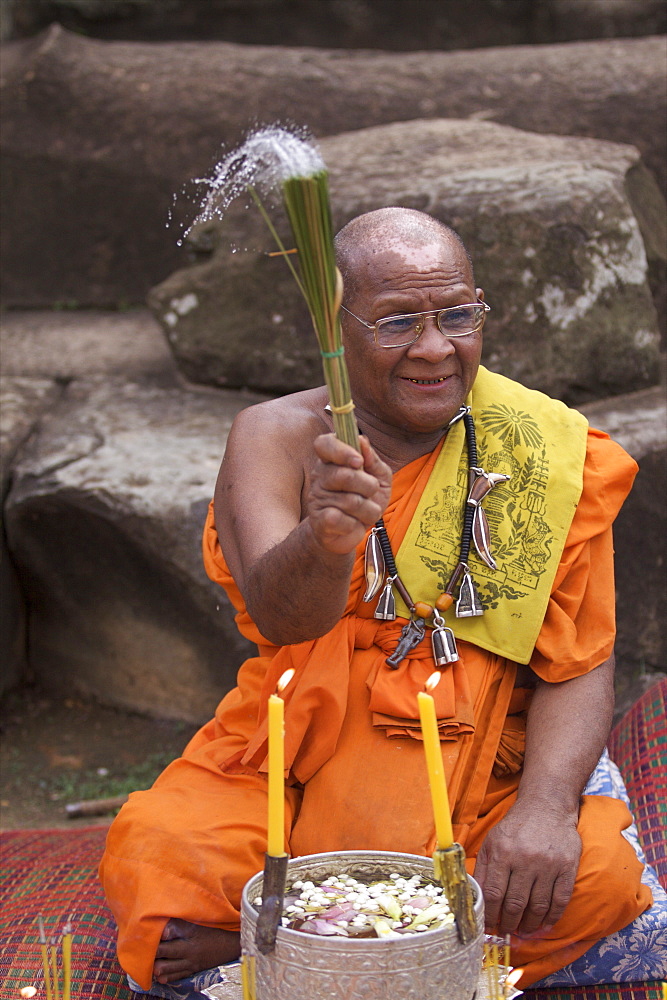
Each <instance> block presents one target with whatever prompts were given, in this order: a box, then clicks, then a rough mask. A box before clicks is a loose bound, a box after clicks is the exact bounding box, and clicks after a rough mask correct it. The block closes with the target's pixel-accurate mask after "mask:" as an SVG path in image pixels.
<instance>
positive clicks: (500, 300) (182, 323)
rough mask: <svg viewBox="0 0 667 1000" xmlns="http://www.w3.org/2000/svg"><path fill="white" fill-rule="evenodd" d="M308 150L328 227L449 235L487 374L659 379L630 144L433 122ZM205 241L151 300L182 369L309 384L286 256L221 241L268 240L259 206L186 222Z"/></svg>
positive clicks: (571, 388) (637, 165)
mask: <svg viewBox="0 0 667 1000" xmlns="http://www.w3.org/2000/svg"><path fill="white" fill-rule="evenodd" d="M320 145H321V149H322V153H323V155H324V158H325V161H326V162H327V164H329V165H330V183H331V191H332V202H333V209H334V215H335V223H336V226H338V225H341V224H344V223H345V222H347V221H348V220H349V219H350V218H352V217H353V216H355V215H357V214H359V213H360V212H364V211H367V210H369V209H373V208H378V207H381V206H384V205H404V206H408V207H412V208H419V209H423V210H425V211H427V212H429V213H431V214H432V215H434V216H436V217H437V218H439V219H442V220H443V221H445V222H447V223H449V224H451V225H452V226H454V228H455V229H456V230H458V231H459V232H460V233H461V235H462V237H463V239H464V241H465V242H466V244H467V246H468V248H469V249H470V251H471V252H472V255H473V258H474V260H475V267H476V279H477V281H478V283H479V284H480V285H481V286H482V287H483V288H484V290H485V293H486V297H487V300H488V302H489V303H490V304H491V307H492V310H493V311H492V312H491V314H490V316H489V319H488V321H487V326H486V331H485V341H486V347H485V358H486V359H487V362H488V364H489V365H490V367H491V368H492V369H494V370H497V371H501V372H503V373H504V374H506V375H509V376H510V377H512V378H516V379H518V380H519V381H521V382H524V383H525V384H526V385H529V386H532V387H534V388H538V389H542V390H543V391H545V392H547V393H549V394H551V395H555V396H559V397H561V398H564V399H566V400H568V401H570V402H573V401H585V400H590V399H594V398H600V397H603V396H607V395H611V394H615V393H619V392H625V391H627V390H628V389H637V388H640V387H643V386H646V385H650V384H653V383H655V382H656V381H657V379H658V334H657V321H656V314H655V309H654V306H653V302H652V299H651V294H650V290H649V287H648V282H647V262H646V255H645V249H644V243H643V241H642V238H641V235H640V229H639V225H638V220H637V218H636V216H635V214H634V213H633V209H632V207H631V205H630V201H629V199H628V195H627V190H626V187H627V184H628V178H631V179H632V202H633V205H637V206H638V214H642V212H643V214H644V215H645V214H646V206H647V205H651V206H653V204H654V203H655V202H656V201H657V200H659V199H661V196H660V194H659V192H658V191H657V190H656V187H655V183H654V181H653V179H652V177H651V176H650V174H649V173H648V171H646V170H645V168H644V167H643V166H642V164H641V162H640V160H639V154H638V153H637V151H636V150H635V149H634V148H633V147H631V146H621V145H617V144H612V143H605V142H599V141H597V140H590V139H574V138H565V137H560V136H543V135H535V134H532V133H527V132H521V131H519V130H517V129H513V128H509V127H507V126H500V125H495V124H492V123H488V122H470V121H469V122H460V121H444V120H437V121H415V122H405V123H397V124H394V125H385V126H379V127H377V128H373V129H364V130H360V131H357V132H349V133H346V134H343V135H340V136H334V137H331V138H328V139H323V140H322V141H321V143H320ZM480 150H484V151H485V154H484V155H483V156H481V155H480ZM416 151H418V152H419V155H415V152H416ZM661 207H662V211H663V215H664V202H663V203H662V206H661ZM660 224H661V222H660V217H659V216H656V217H655V218H654V226H659V225H660ZM204 238H205V239H206V245H207V246H210V245H213V244H214V243H215V240H216V239H217V240H218V246H217V249H216V250H215V251H214V252H213V255H212V256H211V257H210V258H209V259H208V260H207V261H205V262H204V263H201V264H196V265H194V266H192V267H190V268H188V269H184V270H181V271H177V272H176V273H175V274H173V275H172V276H171V277H170V278H168V279H167V281H165V282H163V283H162V284H161V285H160V286H158V287H157V288H156V289H154V290H153V292H152V293H151V296H150V297H149V303H150V305H151V306H152V307H153V308H154V309H155V311H156V313H157V314H158V316H159V318H160V319H161V321H162V323H163V325H164V327H165V330H166V332H167V336H168V337H169V339H170V341H171V345H172V348H173V350H174V353H175V355H176V358H177V361H178V363H179V365H180V366H181V368H182V370H183V371H184V373H185V374H186V375H187V377H188V378H191V379H193V380H195V381H202V382H210V383H214V384H217V385H223V386H250V387H252V388H254V389H261V390H265V391H275V390H279V391H293V390H295V389H301V388H305V387H307V386H309V385H314V384H320V383H321V381H322V376H321V369H320V362H319V358H318V355H317V345H316V340H315V337H314V335H313V333H312V331H311V329H310V327H309V323H308V320H307V318H306V316H305V310H304V308H303V305H302V303H301V302H300V299H299V294H298V291H297V289H296V285H295V283H294V281H293V279H292V277H291V276H290V274H289V272H288V270H287V268H286V267H285V266H284V262H283V261H282V260H281V259H280V258H279V257H277V258H276V257H274V258H270V257H268V256H267V255H266V253H265V252H264V251H262V252H259V251H249V252H245V253H234V254H232V253H231V250H230V243H234V244H236V243H241V244H243V243H244V242H245V245H248V246H251V247H257V246H259V247H264V248H266V250H270V249H272V244H271V237H270V236H269V234H268V231H267V230H266V229H265V226H264V222H263V221H262V219H261V216H260V214H259V212H257V211H252V212H248V211H246V210H245V209H244V208H243V207H241V208H240V209H237V210H230V212H229V215H228V217H226V218H225V221H224V222H223V224H222V225H216V224H207V225H205V226H204V227H203V235H202V234H200V233H199V232H198V231H195V232H194V233H193V236H192V242H193V244H194V247H195V249H197V248H198V247H199V246H200V244H201V241H202V239H204ZM663 252H664V251H663ZM663 259H664V258H663Z"/></svg>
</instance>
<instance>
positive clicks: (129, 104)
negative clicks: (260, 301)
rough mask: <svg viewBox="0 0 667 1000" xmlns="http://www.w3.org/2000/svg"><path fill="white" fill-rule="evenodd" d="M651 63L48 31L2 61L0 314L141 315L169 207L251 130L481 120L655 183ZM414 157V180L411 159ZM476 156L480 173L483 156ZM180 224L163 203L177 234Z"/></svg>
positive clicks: (615, 53)
mask: <svg viewBox="0 0 667 1000" xmlns="http://www.w3.org/2000/svg"><path fill="white" fill-rule="evenodd" d="M486 6H487V7H488V4H487V5H486ZM635 6H636V4H635ZM665 52H666V47H665V39H664V38H662V37H654V38H638V39H628V38H623V39H620V38H619V39H614V40H602V41H592V42H573V43H570V44H560V45H525V46H508V47H506V48H488V49H477V50H469V51H460V52H442V51H434V52H369V51H349V52H346V51H342V50H326V49H307V48H284V47H282V46H257V45H234V44H229V43H225V42H206V43H196V42H164V43H160V42H153V43H141V42H103V41H99V40H94V39H89V38H85V37H82V36H81V35H77V34H74V33H71V32H67V31H65V30H63V29H62V28H61V27H60V26H59V25H56V24H54V25H51V27H49V28H48V29H47V30H46V31H45V32H44V33H43V34H42V35H40V36H37V37H36V38H31V39H27V40H24V41H16V42H9V43H6V44H5V45H4V47H3V60H2V77H3V88H2V89H3V93H2V109H3V129H2V146H1V155H2V159H1V163H0V167H1V170H0V174H1V181H2V201H3V207H2V212H3V228H2V269H3V296H4V301H5V303H6V304H7V305H10V306H14V307H24V308H26V307H38V308H43V307H50V306H52V305H53V304H54V303H56V302H61V303H70V304H77V305H78V306H79V307H82V306H87V305H97V306H107V305H109V304H113V303H119V302H123V301H124V302H130V303H136V302H141V301H143V298H144V296H145V294H146V292H147V291H148V289H149V288H150V287H151V286H152V285H154V284H155V283H156V282H158V281H160V280H162V279H163V278H164V277H165V276H166V275H167V274H169V273H170V272H171V271H173V270H174V269H175V268H176V267H178V266H179V263H181V262H182V261H183V259H184V258H183V254H179V251H178V249H177V246H176V238H177V232H178V227H177V226H176V228H175V229H171V230H167V229H166V228H165V226H166V221H167V217H168V214H169V212H170V209H171V206H172V197H173V195H174V193H175V192H178V191H179V190H180V189H181V187H182V185H183V184H184V183H186V182H189V181H190V180H191V179H192V178H195V177H200V176H202V174H204V173H206V171H207V169H208V168H209V167H210V166H211V165H212V163H213V162H215V159H216V158H217V153H218V151H219V149H220V145H221V144H227V145H228V146H229V145H233V144H236V143H237V142H238V141H239V139H240V138H241V137H242V135H243V134H244V133H245V132H246V131H247V129H248V128H249V127H252V125H253V124H254V123H255V122H261V123H271V122H274V121H285V120H289V121H295V122H297V123H298V124H302V125H306V126H308V127H309V128H310V129H312V131H313V132H314V134H315V135H317V136H325V135H334V134H336V133H339V132H343V131H349V130H352V129H361V128H366V127H368V126H375V125H379V124H387V123H390V122H394V121H409V120H412V119H416V118H460V119H472V120H475V119H480V120H489V121H495V122H498V123H501V124H505V125H513V126H516V127H518V128H522V129H526V130H530V131H535V132H540V133H557V134H560V135H577V136H589V137H597V138H602V139H606V140H613V141H615V142H626V143H632V144H634V145H635V146H637V148H638V149H639V150H640V152H641V154H642V156H643V158H644V160H645V162H646V164H647V165H648V167H649V168H650V169H651V170H652V171H653V172H654V173H655V175H656V177H658V178H659V180H660V182H661V183H662V184H664V180H665V152H666V139H665V129H664V128H662V127H661V125H662V123H663V122H664V119H665V105H666V96H667V95H666V94H665V87H664V66H665ZM412 154H413V160H414V162H415V163H417V162H418V161H419V158H420V156H421V155H422V153H421V151H420V150H418V149H413V150H412ZM482 157H483V159H484V163H485V164H486V165H487V166H488V167H490V166H491V165H492V162H493V150H489V149H484V150H478V151H477V155H476V158H475V161H476V162H480V159H481V158H482ZM190 211H191V205H190V204H189V203H188V202H187V199H185V200H179V203H178V204H177V206H176V215H177V217H178V218H180V219H181V220H182V219H184V218H188V217H189V213H190Z"/></svg>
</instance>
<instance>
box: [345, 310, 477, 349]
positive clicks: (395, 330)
mask: <svg viewBox="0 0 667 1000" xmlns="http://www.w3.org/2000/svg"><path fill="white" fill-rule="evenodd" d="M341 309H344V310H345V312H346V313H349V315H350V316H352V317H353V318H354V319H356V320H357V321H358V322H359V323H362V324H363V325H364V326H365V327H366V329H367V330H372V331H373V335H374V337H375V343H376V344H377V345H378V347H407V346H408V345H409V344H414V342H415V340H419V338H420V337H421V335H422V333H423V332H424V327H425V326H426V319H427V317H428V316H435V318H436V322H437V324H438V329H439V330H440V333H441V334H443V336H445V337H467V336H468V335H469V334H471V333H478V332H479V331H480V330H481V329H482V327H483V326H484V319H485V316H486V314H487V313H488V312H490V311H491V306H488V305H487V304H486V302H470V303H466V305H463V306H451V307H450V308H449V309H432V310H431V311H430V312H423V313H404V314H403V315H401V316H385V317H384V318H383V319H379V320H378V321H377V323H367V322H366V320H365V319H362V318H361V316H357V315H356V314H355V313H353V312H352V311H351V310H350V309H348V308H347V307H346V306H341Z"/></svg>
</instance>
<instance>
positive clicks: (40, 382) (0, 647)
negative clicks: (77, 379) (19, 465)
mask: <svg viewBox="0 0 667 1000" xmlns="http://www.w3.org/2000/svg"><path fill="white" fill-rule="evenodd" d="M60 392H61V389H60V386H59V385H57V383H56V382H55V381H54V380H53V379H47V378H21V377H12V376H9V375H2V376H0V502H1V503H2V505H3V507H4V502H5V496H6V494H7V491H8V489H9V486H10V483H11V477H12V467H13V462H14V458H15V456H16V454H17V452H18V451H19V449H20V448H21V446H22V445H23V444H24V442H26V441H27V440H28V438H29V437H30V435H31V434H32V433H33V432H34V431H35V429H36V427H37V426H38V424H39V421H40V420H41V419H42V417H43V416H44V414H45V413H47V412H48V410H49V409H50V408H51V407H52V406H53V405H54V403H55V401H56V400H57V398H58V396H59V394H60ZM0 594H1V595H2V600H1V601H0V663H1V664H2V669H1V670H0V694H4V693H5V691H7V690H9V689H10V688H12V687H14V685H16V684H17V683H18V682H19V680H21V678H22V677H23V676H24V674H25V672H26V668H27V655H26V622H27V612H26V603H25V595H24V591H23V587H22V586H21V581H20V579H19V577H18V575H17V573H16V570H15V568H14V563H13V561H12V557H11V555H10V553H9V549H8V548H7V539H6V536H5V525H4V516H3V517H2V518H1V519H0Z"/></svg>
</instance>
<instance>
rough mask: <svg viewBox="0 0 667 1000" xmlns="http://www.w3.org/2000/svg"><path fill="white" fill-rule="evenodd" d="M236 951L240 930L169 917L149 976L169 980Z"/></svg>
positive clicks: (221, 960)
mask: <svg viewBox="0 0 667 1000" xmlns="http://www.w3.org/2000/svg"><path fill="white" fill-rule="evenodd" d="M240 954H241V936H240V934H238V933H234V932H233V931H223V930H220V929H219V928H217V927H202V926H201V925H200V924H191V923H190V921H189V920H178V919H175V918H172V919H171V920H168V921H167V923H166V924H165V928H164V930H163V932H162V937H161V938H160V944H159V945H158V949H157V952H156V953H155V965H154V966H153V979H155V980H157V982H158V983H163V984H165V983H173V982H176V981H177V980H178V979H186V978H189V977H190V976H194V975H195V974H196V973H197V972H203V970H204V969H213V968H215V966H216V965H224V964H225V962H233V961H234V960H235V959H237V958H238V957H239V955H240Z"/></svg>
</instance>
